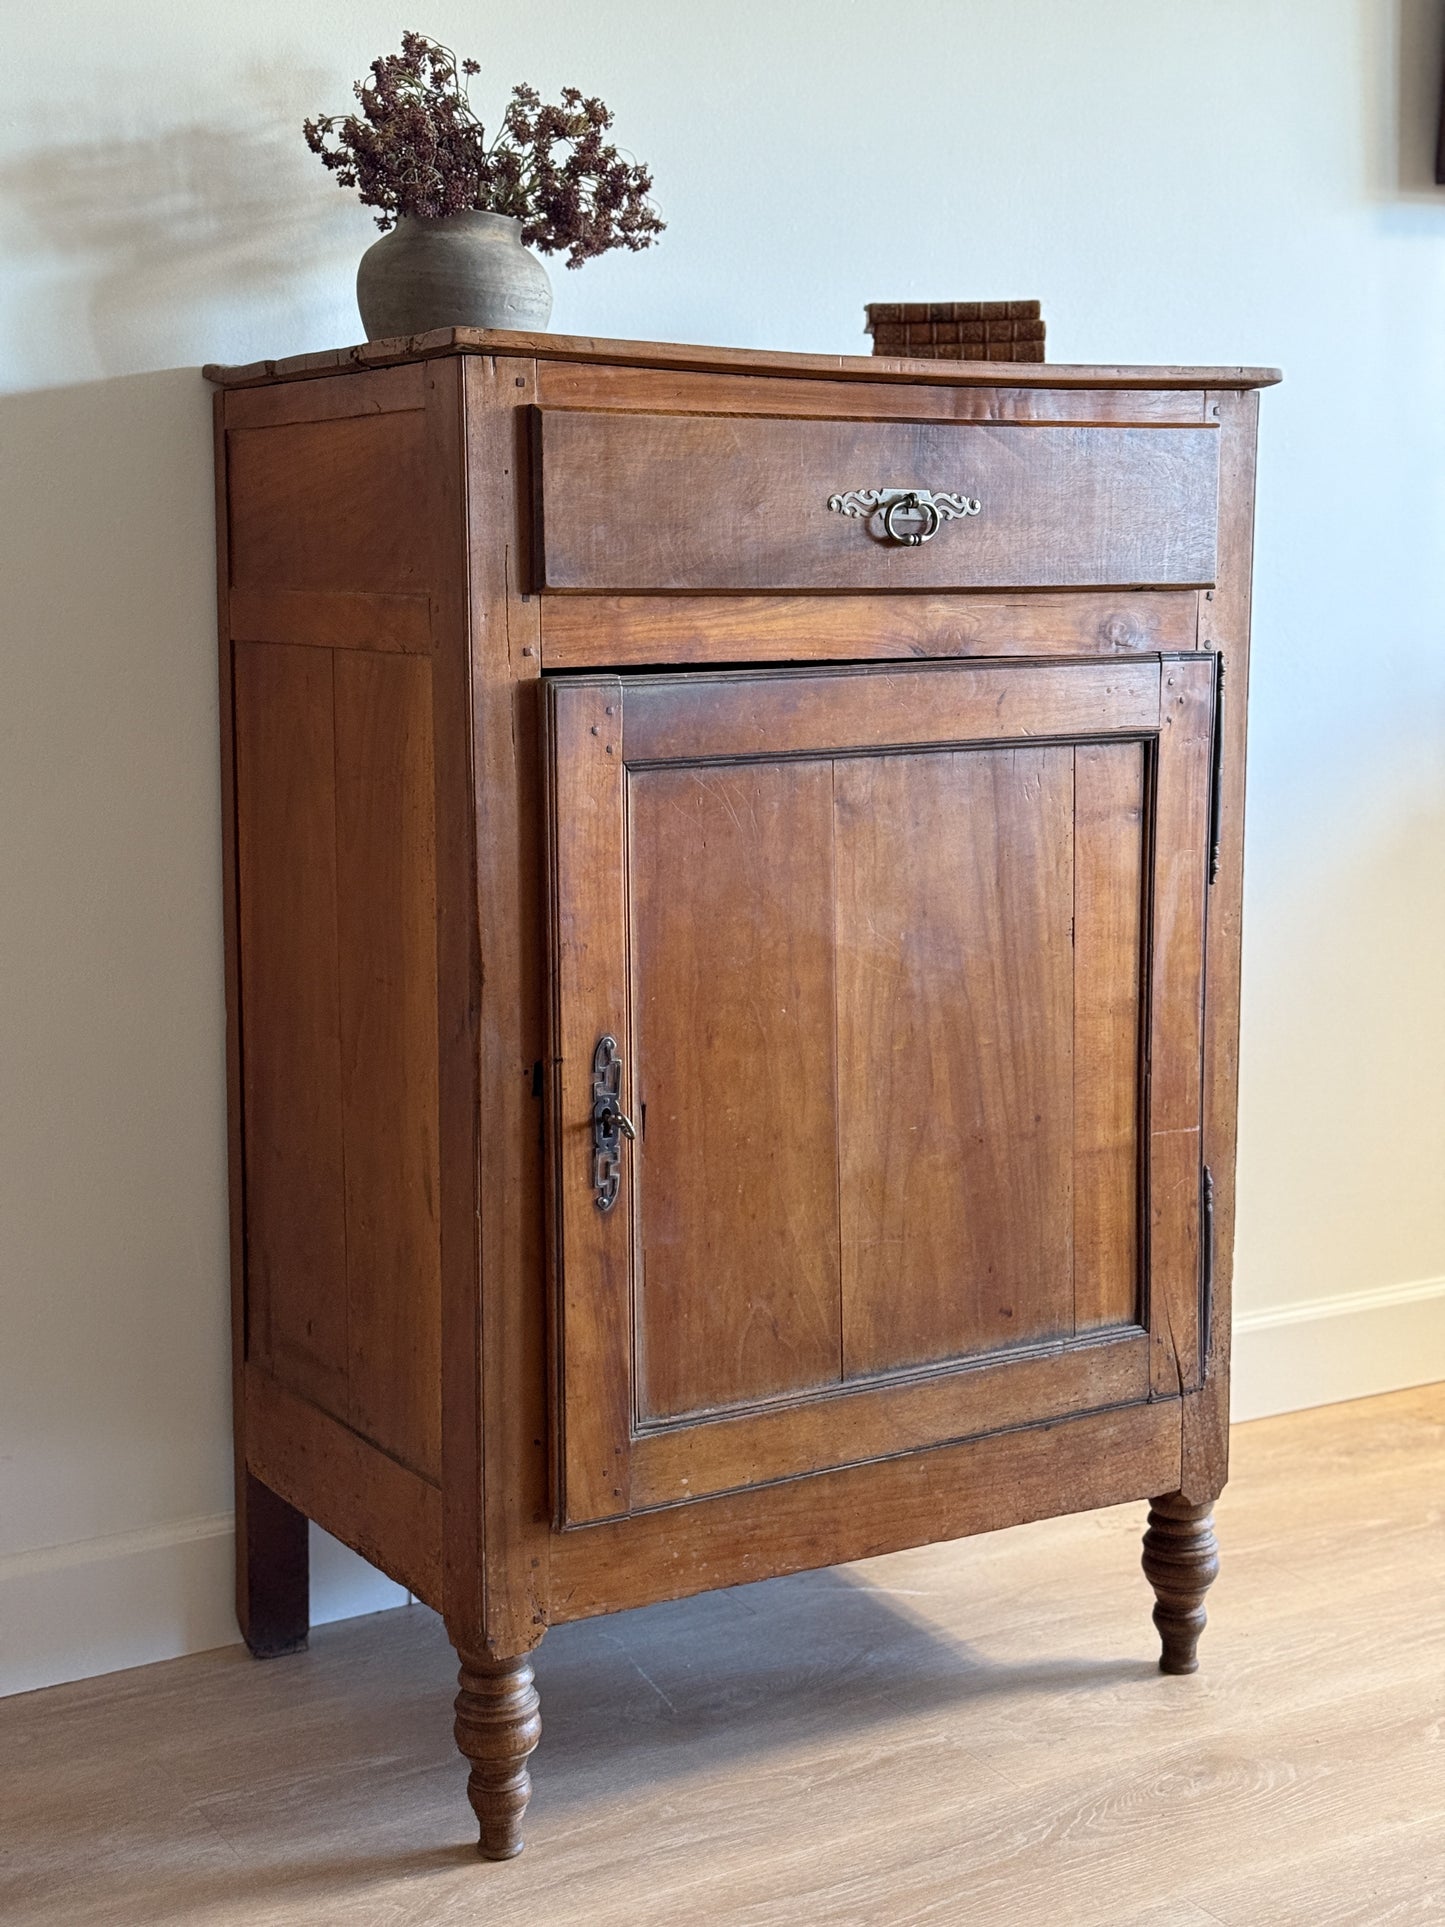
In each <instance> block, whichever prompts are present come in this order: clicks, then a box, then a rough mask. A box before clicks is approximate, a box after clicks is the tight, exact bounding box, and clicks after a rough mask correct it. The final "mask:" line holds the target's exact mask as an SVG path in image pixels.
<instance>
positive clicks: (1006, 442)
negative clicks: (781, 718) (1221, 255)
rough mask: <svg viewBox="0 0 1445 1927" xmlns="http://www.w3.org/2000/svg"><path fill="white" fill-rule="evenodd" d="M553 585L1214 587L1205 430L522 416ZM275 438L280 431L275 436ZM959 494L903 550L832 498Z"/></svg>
mask: <svg viewBox="0 0 1445 1927" xmlns="http://www.w3.org/2000/svg"><path fill="white" fill-rule="evenodd" d="M538 428H539V437H540V445H541V455H540V462H541V478H540V488H541V502H540V518H541V525H542V532H543V533H542V551H543V552H542V557H541V565H542V575H541V577H540V579H539V580H540V585H542V586H545V587H546V588H548V589H552V590H590V591H598V590H604V591H612V590H633V591H636V590H643V591H664V592H675V591H678V590H684V589H691V590H700V589H701V590H729V589H736V590H746V591H756V590H779V589H867V590H889V591H893V592H895V593H896V592H899V591H903V590H913V589H933V590H937V589H966V588H978V589H1020V588H1040V589H1056V588H1072V587H1078V588H1088V587H1100V588H1117V587H1127V586H1130V585H1134V584H1146V585H1147V584H1152V585H1155V586H1164V585H1169V584H1175V585H1179V586H1186V587H1193V586H1196V585H1199V584H1205V583H1210V582H1213V580H1214V575H1215V522H1216V517H1217V513H1218V503H1217V494H1218V475H1219V436H1218V433H1217V430H1216V429H1215V428H1214V427H1212V426H1202V427H1198V428H1169V427H1160V428H1126V427H1107V428H1100V427H1074V426H1070V427H1050V426H1043V425H1037V424H1035V425H1029V426H1022V425H1018V424H1000V423H995V424H990V425H986V426H985V425H982V424H963V423H950V424H936V423H918V422H909V423H901V422H891V423H879V422H850V421H837V420H833V421H803V420H794V421H777V420H772V419H767V418H763V417H757V416H754V417H746V418H744V417H735V418H732V419H724V418H722V417H715V416H714V417H708V416H689V415H636V414H621V413H613V414H602V413H599V414H586V413H582V412H580V411H571V410H556V411H549V412H546V413H543V414H542V415H540V417H539V422H538ZM277 432H278V433H280V432H284V431H277ZM913 487H920V488H929V489H932V490H933V491H934V492H935V493H937V492H940V491H942V492H954V493H958V494H961V495H964V496H968V497H972V498H976V499H977V500H978V501H979V502H980V503H981V504H982V508H981V512H980V513H979V514H977V515H971V516H967V517H965V518H963V519H960V520H956V521H952V522H945V523H943V525H942V526H941V527H940V528H939V530H938V531H937V533H936V534H935V535H934V537H933V539H932V540H931V541H928V542H926V543H925V544H923V545H922V546H921V547H917V548H909V547H905V546H901V545H899V544H897V543H893V542H888V541H884V540H882V539H880V536H879V534H878V533H877V530H876V527H875V520H876V518H874V519H870V518H863V517H855V516H848V515H843V514H840V513H838V512H836V511H834V510H832V509H831V508H830V507H829V502H830V499H831V498H833V497H834V496H837V495H840V494H842V493H844V492H846V491H849V490H859V489H881V488H913Z"/></svg>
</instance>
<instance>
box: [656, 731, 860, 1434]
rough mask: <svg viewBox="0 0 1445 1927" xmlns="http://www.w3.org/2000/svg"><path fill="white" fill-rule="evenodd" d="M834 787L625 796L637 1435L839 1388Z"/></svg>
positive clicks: (691, 788) (695, 769) (826, 778)
mask: <svg viewBox="0 0 1445 1927" xmlns="http://www.w3.org/2000/svg"><path fill="white" fill-rule="evenodd" d="M832 788H833V786H832V772H831V770H830V768H829V766H828V764H827V763H824V762H748V763H740V764H704V765H702V766H686V765H684V766H682V767H680V768H671V769H669V768H663V769H643V770H639V771H637V772H636V773H635V774H634V775H633V776H632V778H631V780H630V782H629V785H628V794H629V827H628V850H629V863H628V874H629V882H630V893H629V894H630V906H631V914H630V927H631V976H632V997H631V1002H632V1033H633V1052H634V1058H635V1063H636V1076H635V1085H634V1089H635V1095H636V1113H635V1121H636V1124H637V1129H638V1137H637V1140H636V1142H635V1144H634V1146H633V1150H632V1156H633V1164H634V1177H635V1196H636V1207H635V1208H636V1213H637V1223H638V1250H637V1259H636V1268H635V1273H634V1285H633V1315H634V1321H635V1322H634V1340H635V1374H636V1385H637V1401H636V1402H637V1415H638V1417H639V1419H642V1420H644V1421H646V1420H656V1419H663V1418H670V1417H673V1418H675V1417H677V1416H679V1415H681V1414H683V1413H687V1412H694V1411H702V1410H706V1409H709V1408H714V1407H718V1406H727V1405H737V1404H739V1403H745V1402H748V1401H752V1400H757V1399H762V1398H769V1397H773V1396H776V1395H778V1394H780V1393H786V1392H799V1391H804V1390H808V1389H811V1388H813V1387H816V1386H819V1385H823V1384H831V1383H834V1382H835V1381H836V1379H837V1376H838V1349H839V1343H840V1308H839V1303H838V1291H837V1278H838V1228H837V1206H838V1187H837V1177H836V1173H835V1170H834V1135H835V1114H834V1082H835V1078H834V1022H833V1006H834V986H833V901H832V896H833V893H832V877H831V848H832V811H833V796H832Z"/></svg>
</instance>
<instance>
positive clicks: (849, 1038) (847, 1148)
mask: <svg viewBox="0 0 1445 1927" xmlns="http://www.w3.org/2000/svg"><path fill="white" fill-rule="evenodd" d="M837 795H838V815H837V822H838V1011H839V1019H838V1021H839V1040H838V1060H839V1078H840V1090H839V1105H838V1112H839V1121H840V1136H841V1141H842V1146H843V1156H842V1169H843V1176H842V1196H843V1227H844V1242H843V1303H844V1332H845V1362H846V1367H847V1372H848V1375H849V1376H850V1377H854V1376H857V1375H860V1374H867V1373H872V1372H878V1371H888V1370H890V1369H893V1368H896V1367H899V1366H906V1365H916V1364H927V1363H932V1362H935V1361H939V1360H943V1359H949V1358H959V1357H964V1356H967V1355H968V1354H969V1353H972V1352H980V1351H987V1350H989V1349H991V1348H994V1347H997V1346H1000V1345H1018V1344H1024V1343H1027V1342H1028V1341H1030V1340H1032V1339H1042V1338H1054V1337H1059V1336H1062V1335H1064V1334H1066V1333H1068V1332H1069V1331H1070V1330H1071V1329H1072V1326H1073V1291H1072V1261H1071V1251H1072V1244H1073V1224H1072V1214H1071V1204H1070V1184H1071V1180H1072V1171H1071V1166H1070V1145H1071V1140H1072V1136H1073V1118H1072V1114H1071V1112H1072V1088H1073V1085H1072V1070H1071V1055H1072V1048H1073V1041H1072V1040H1073V1007H1072V976H1071V967H1070V952H1069V923H1070V918H1071V915H1072V910H1073V874H1072V850H1073V839H1072V835H1071V827H1072V816H1073V754H1072V751H1071V750H1070V749H1068V748H1066V747H1044V748H1020V749H986V750H961V751H955V752H947V751H943V752H935V753H932V754H927V755H912V756H883V757H847V758H842V757H840V758H839V760H838V764H837Z"/></svg>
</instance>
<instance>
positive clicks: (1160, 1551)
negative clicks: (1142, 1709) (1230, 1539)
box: [1144, 1492, 1219, 1673]
mask: <svg viewBox="0 0 1445 1927" xmlns="http://www.w3.org/2000/svg"><path fill="white" fill-rule="evenodd" d="M1218 1576H1219V1545H1218V1543H1217V1541H1216V1540H1215V1537H1214V1513H1213V1508H1212V1507H1211V1506H1207V1505H1192V1504H1191V1503H1190V1501H1189V1500H1188V1499H1185V1498H1181V1496H1180V1495H1179V1493H1177V1492H1171V1493H1169V1494H1167V1495H1166V1496H1165V1497H1164V1498H1162V1499H1155V1500H1154V1501H1153V1503H1152V1504H1151V1505H1150V1507H1149V1525H1148V1529H1147V1530H1146V1532H1145V1534H1144V1577H1145V1578H1146V1579H1147V1580H1148V1581H1149V1584H1150V1585H1151V1586H1152V1587H1153V1588H1154V1594H1155V1598H1156V1601H1157V1603H1156V1605H1155V1607H1154V1624H1155V1625H1156V1626H1157V1627H1158V1628H1159V1636H1160V1638H1161V1639H1162V1640H1163V1642H1164V1650H1163V1652H1162V1653H1161V1654H1160V1655H1159V1670H1160V1672H1161V1673H1193V1672H1196V1671H1197V1670H1198V1667H1199V1635H1200V1634H1201V1633H1202V1632H1203V1631H1204V1624H1205V1620H1206V1619H1207V1618H1208V1615H1207V1614H1206V1612H1205V1610H1204V1595H1205V1593H1207V1592H1208V1590H1209V1588H1210V1586H1211V1585H1212V1584H1213V1583H1214V1581H1215V1579H1217V1578H1218Z"/></svg>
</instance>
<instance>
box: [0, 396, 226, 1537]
mask: <svg viewBox="0 0 1445 1927" xmlns="http://www.w3.org/2000/svg"><path fill="white" fill-rule="evenodd" d="M209 444H210V409H209V402H208V395H207V391H206V388H205V384H204V383H203V382H202V381H201V378H200V376H199V374H198V373H197V372H196V371H195V370H194V369H177V370H169V371H166V372H164V373H158V374H144V375H130V376H125V377H120V378H117V379H114V380H111V381H102V382H93V383H88V384H85V385H83V386H76V387H70V388H56V389H49V390H41V391H38V392H35V393H31V394H22V395H11V396H8V397H5V398H3V399H0V445H3V447H4V449H5V454H6V460H5V463H4V464H3V469H0V579H3V580H4V582H5V584H6V590H5V600H6V611H5V628H6V641H5V647H4V650H3V651H0V819H3V821H4V824H5V834H4V837H3V839H0V901H3V903H4V920H3V923H4V929H3V934H4V951H5V963H4V980H5V994H4V997H3V999H0V1061H3V1062H4V1065H5V1076H4V1095H3V1099H0V1131H3V1134H4V1137H5V1140H6V1154H5V1157H4V1159H3V1160H0V1277H3V1278H4V1279H5V1280H7V1282H8V1283H9V1284H10V1285H12V1286H13V1287H14V1289H13V1290H10V1291H9V1293H8V1296H7V1302H6V1307H5V1324H6V1344H5V1346H4V1347H3V1348H0V1460H3V1461H6V1462H7V1463H8V1465H9V1468H10V1472H11V1475H12V1476H11V1477H10V1479H9V1481H8V1496H7V1506H6V1514H7V1516H6V1519H5V1528H4V1546H3V1548H0V1549H13V1548H15V1547H22V1548H23V1547H27V1546H32V1547H33V1546H42V1545H50V1544H55V1543H60V1542H70V1541H75V1540H80V1539H85V1538H88V1537H91V1536H93V1535H95V1534H98V1533H116V1532H126V1531H129V1530H132V1529H138V1528H149V1527H152V1526H155V1525H157V1524H159V1523H162V1522H165V1521H169V1520H175V1519H193V1518H195V1517H197V1516H201V1515H208V1514H212V1513H217V1512H220V1511H222V1510H223V1509H224V1508H225V1507H226V1506H227V1505H228V1504H229V1476H228V1465H227V1460H228V1449H227V1442H226V1418H225V1414H226V1399H227V1373H226V1367H225V1358H226V1310H225V1306H226V1235H225V1196H226V1193H225V1137H224V1115H225V1114H224V1105H223V1101H222V1071H223V1051H222V1018H221V988H220V983H221V978H220V890H219V859H218V847H219V802H218V780H217V773H216V752H215V744H216V669H215V642H214V625H215V614H214V610H215V600H214V597H215V590H214V575H213V570H214V564H213V560H212V557H213V534H212V530H213V509H212V504H211V462H210V448H209Z"/></svg>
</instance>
